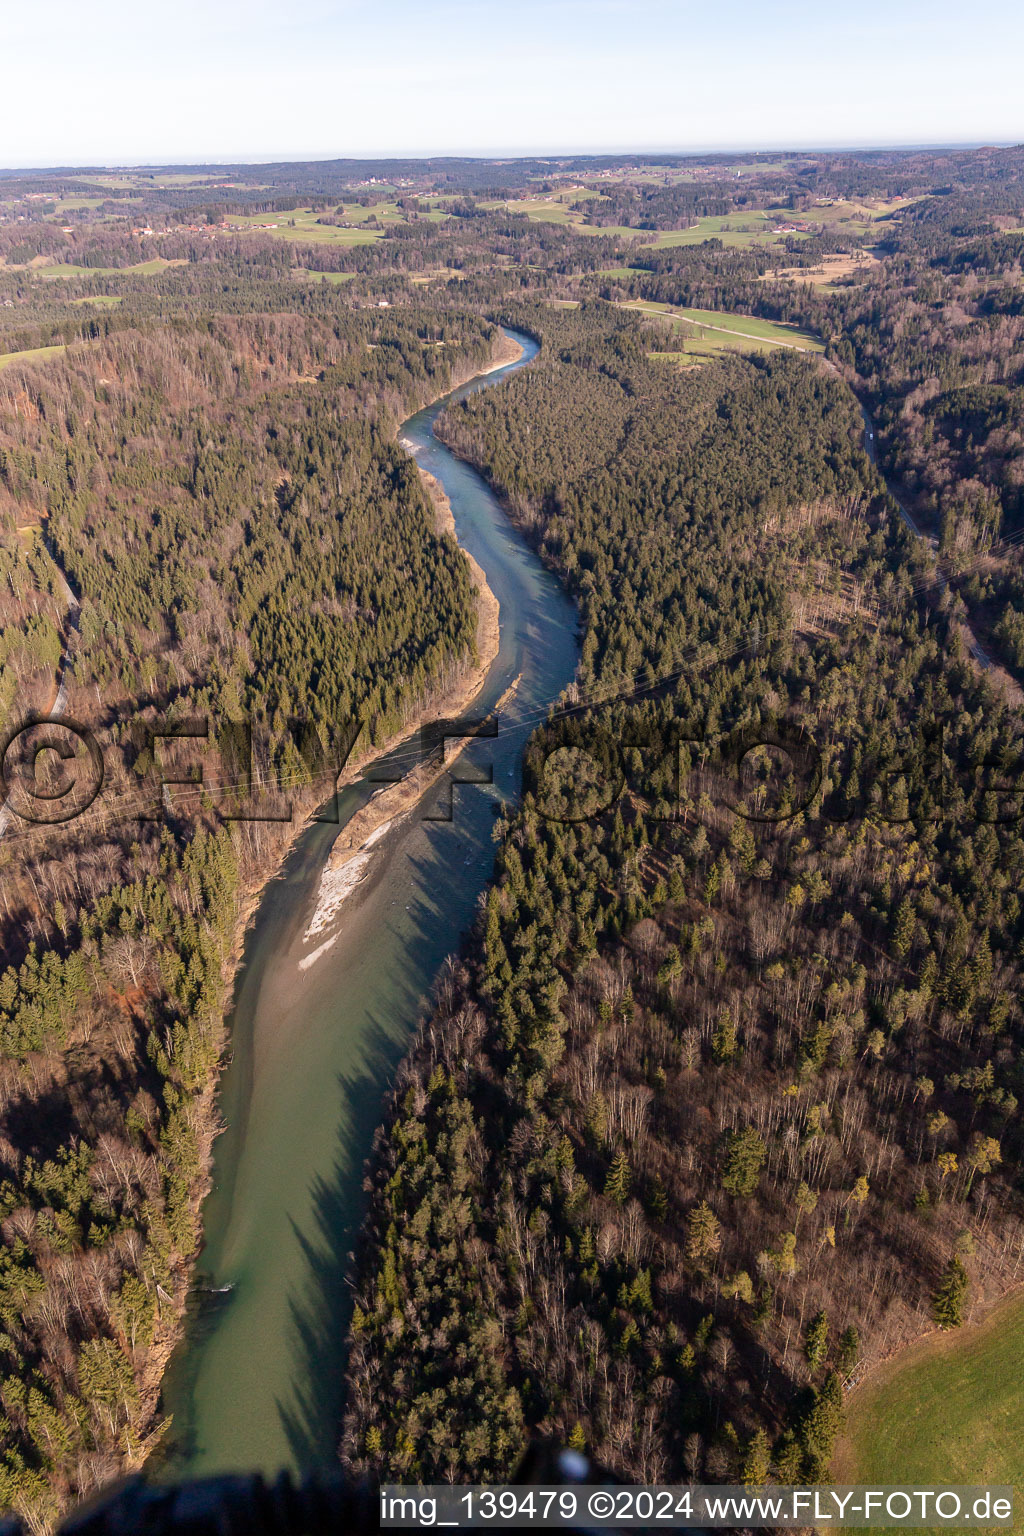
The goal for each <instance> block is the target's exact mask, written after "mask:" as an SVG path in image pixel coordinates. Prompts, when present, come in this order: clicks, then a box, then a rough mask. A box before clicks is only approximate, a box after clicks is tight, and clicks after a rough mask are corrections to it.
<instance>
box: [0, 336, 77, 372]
mask: <svg viewBox="0 0 1024 1536" xmlns="http://www.w3.org/2000/svg"><path fill="white" fill-rule="evenodd" d="M63 351H65V347H64V343H63V342H58V344H57V346H55V347H28V348H26V350H25V351H24V352H2V353H0V368H9V367H10V366H11V364H12V363H45V362H46V361H47V360H48V359H49V358H51V357H56V356H57V353H58V352H63Z"/></svg>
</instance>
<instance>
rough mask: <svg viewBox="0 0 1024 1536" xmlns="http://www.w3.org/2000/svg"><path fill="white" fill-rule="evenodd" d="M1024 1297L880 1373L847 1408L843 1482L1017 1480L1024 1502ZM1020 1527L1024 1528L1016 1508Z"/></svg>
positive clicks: (838, 1464) (838, 1467)
mask: <svg viewBox="0 0 1024 1536" xmlns="http://www.w3.org/2000/svg"><path fill="white" fill-rule="evenodd" d="M1022 1426H1024V1294H1022V1293H1021V1292H1019V1291H1018V1292H1016V1293H1015V1294H1014V1295H1013V1296H1011V1297H1009V1298H1008V1299H1007V1300H1006V1301H1004V1302H1002V1303H1001V1304H1000V1305H999V1306H998V1307H996V1308H995V1310H994V1311H993V1312H992V1313H990V1315H989V1317H988V1318H987V1319H986V1320H985V1322H983V1323H982V1324H981V1325H980V1326H978V1327H977V1328H971V1329H966V1328H965V1329H963V1330H960V1331H958V1332H953V1333H943V1334H937V1335H935V1336H933V1337H930V1338H928V1339H925V1340H922V1342H921V1343H920V1344H918V1345H916V1346H914V1347H913V1348H912V1349H910V1350H908V1351H907V1352H906V1353H905V1354H904V1355H901V1356H900V1357H898V1358H897V1359H896V1360H895V1361H893V1362H891V1363H890V1364H888V1365H884V1366H880V1367H879V1369H878V1370H876V1371H874V1372H872V1374H871V1375H870V1376H869V1377H868V1379H867V1381H866V1382H865V1383H864V1385H863V1386H861V1387H859V1388H858V1389H857V1391H856V1392H854V1393H853V1394H852V1396H851V1397H850V1399H849V1402H848V1405H847V1430H846V1435H845V1437H844V1439H843V1441H842V1443H841V1444H840V1446H839V1449H838V1453H837V1455H836V1458H835V1461H834V1463H833V1474H834V1476H835V1478H836V1480H837V1481H838V1482H841V1483H843V1482H849V1483H878V1484H885V1483H905V1484H907V1485H908V1486H909V1485H912V1484H917V1485H918V1486H920V1487H934V1486H935V1485H936V1483H938V1484H943V1483H947V1484H956V1483H968V1484H971V1483H974V1484H985V1483H1012V1484H1014V1485H1015V1486H1016V1491H1017V1495H1018V1497H1017V1503H1018V1505H1019V1504H1020V1500H1021V1498H1022V1497H1024V1434H1022ZM1014 1529H1015V1530H1017V1531H1022V1530H1024V1511H1022V1510H1018V1512H1017V1516H1016V1521H1015V1525H1014Z"/></svg>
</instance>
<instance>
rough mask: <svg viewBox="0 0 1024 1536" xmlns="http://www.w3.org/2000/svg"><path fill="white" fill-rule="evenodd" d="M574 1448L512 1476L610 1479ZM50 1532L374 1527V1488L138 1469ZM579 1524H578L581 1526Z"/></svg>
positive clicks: (356, 1534) (186, 1535)
mask: <svg viewBox="0 0 1024 1536" xmlns="http://www.w3.org/2000/svg"><path fill="white" fill-rule="evenodd" d="M615 1481H616V1480H615V1479H614V1478H611V1477H609V1476H608V1474H607V1473H606V1472H603V1471H602V1470H601V1469H599V1468H597V1467H595V1466H594V1465H593V1464H592V1463H591V1462H590V1461H589V1460H588V1458H587V1457H586V1456H583V1455H582V1454H581V1453H580V1452H579V1451H571V1450H567V1449H565V1448H564V1447H562V1446H557V1445H547V1444H535V1445H531V1446H530V1448H529V1449H528V1450H527V1452H526V1455H525V1456H524V1457H523V1460H522V1462H521V1463H520V1465H519V1467H518V1469H517V1471H516V1474H515V1477H514V1478H513V1482H515V1483H519V1484H524V1483H525V1484H530V1483H533V1484H536V1483H547V1484H558V1485H560V1486H561V1485H566V1484H571V1483H586V1482H607V1483H614V1482H615ZM57 1529H58V1536H361V1533H362V1532H364V1531H365V1532H371V1531H372V1532H378V1531H379V1530H380V1499H379V1493H378V1489H377V1488H376V1487H375V1486H371V1485H370V1484H369V1483H354V1482H351V1481H350V1480H349V1479H348V1478H346V1477H344V1476H343V1474H342V1473H340V1472H339V1473H336V1474H324V1475H322V1476H319V1477H318V1476H315V1475H314V1476H310V1477H308V1478H306V1479H305V1481H304V1482H302V1483H298V1484H296V1483H294V1482H293V1481H292V1478H291V1474H290V1473H288V1472H282V1473H281V1475H280V1476H279V1477H277V1478H276V1479H275V1480H274V1481H273V1482H272V1483H268V1482H267V1481H266V1480H265V1479H264V1478H263V1477H261V1476H260V1475H259V1473H251V1474H239V1475H232V1476H228V1475H225V1476H222V1477H205V1478H202V1479H201V1480H200V1481H198V1482H194V1483H179V1484H177V1485H171V1486H168V1487H161V1486H160V1485H158V1484H153V1483H147V1482H145V1481H144V1479H143V1478H141V1477H139V1476H135V1477H129V1478H127V1479H126V1480H125V1481H124V1482H122V1483H115V1484H114V1486H113V1487H111V1488H105V1489H104V1490H103V1491H102V1492H101V1493H98V1494H97V1495H96V1496H95V1497H94V1498H92V1499H90V1500H89V1501H88V1503H86V1504H83V1505H81V1507H80V1508H79V1509H76V1510H74V1511H73V1512H72V1513H71V1514H70V1515H66V1516H65V1518H64V1520H63V1521H62V1522H61V1524H60V1525H59V1526H58V1528H57ZM581 1529H582V1527H581ZM0 1536H26V1533H25V1527H24V1526H23V1525H22V1523H21V1521H20V1520H19V1519H18V1518H17V1516H7V1517H4V1518H0Z"/></svg>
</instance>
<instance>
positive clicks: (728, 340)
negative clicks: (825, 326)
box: [621, 299, 825, 360]
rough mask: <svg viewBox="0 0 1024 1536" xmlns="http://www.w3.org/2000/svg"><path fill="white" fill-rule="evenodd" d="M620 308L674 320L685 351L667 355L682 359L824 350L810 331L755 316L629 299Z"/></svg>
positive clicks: (667, 354)
mask: <svg viewBox="0 0 1024 1536" xmlns="http://www.w3.org/2000/svg"><path fill="white" fill-rule="evenodd" d="M621 308H623V309H633V310H637V311H638V312H639V313H641V314H646V315H657V316H660V317H661V318H663V319H665V320H671V322H672V325H673V328H674V329H675V330H677V331H681V332H682V334H683V338H684V342H685V351H684V352H683V353H677V352H669V353H665V354H664V355H665V356H668V357H673V358H680V360H682V359H685V358H686V357H689V356H694V357H713V356H714V355H715V354H717V353H722V352H769V351H772V350H773V349H774V348H776V347H787V348H791V349H792V350H794V351H797V352H823V351H824V350H825V349H824V345H823V343H822V342H821V340H820V338H819V337H817V336H815V335H813V334H812V333H811V332H810V331H801V330H799V329H798V328H797V327H796V326H794V325H779V324H778V323H777V322H776V321H774V320H761V319H758V318H757V317H756V316H755V315H733V314H728V313H725V312H723V311H720V310H715V309H676V308H673V307H672V306H671V305H669V304H657V303H654V302H652V301H648V300H646V299H631V300H627V301H625V302H623V304H622V305H621Z"/></svg>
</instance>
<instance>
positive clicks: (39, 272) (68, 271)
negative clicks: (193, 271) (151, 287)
mask: <svg viewBox="0 0 1024 1536" xmlns="http://www.w3.org/2000/svg"><path fill="white" fill-rule="evenodd" d="M185 265H186V263H185V260H184V258H183V257H182V258H181V259H179V260H177V261H165V260H164V258H163V257H162V256H155V257H154V258H153V260H152V261H140V262H139V263H138V265H137V266H134V267H76V266H74V265H73V264H72V263H71V262H65V261H55V262H52V263H51V264H50V265H48V266H42V267H33V268H32V269H31V270H32V274H33V276H34V277H44V278H68V277H128V276H129V275H130V276H132V277H155V275H156V274H157V273H158V272H166V271H167V268H168V267H183V266H185Z"/></svg>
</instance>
